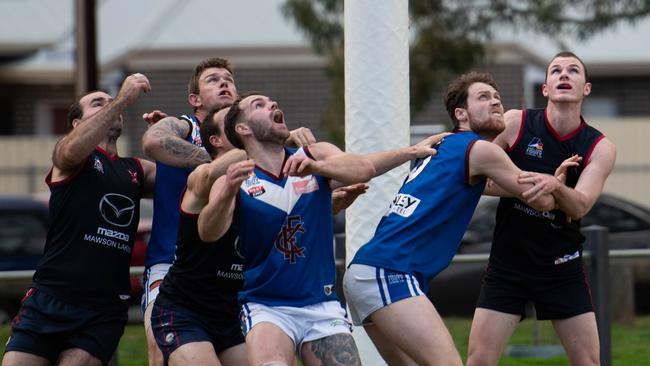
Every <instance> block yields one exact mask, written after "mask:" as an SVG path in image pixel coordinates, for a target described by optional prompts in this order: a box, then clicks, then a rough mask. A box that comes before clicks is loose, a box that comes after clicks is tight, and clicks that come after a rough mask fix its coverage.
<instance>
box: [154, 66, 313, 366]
mask: <svg viewBox="0 0 650 366" xmlns="http://www.w3.org/2000/svg"><path fill="white" fill-rule="evenodd" d="M236 97H237V88H236V86H235V80H234V75H233V70H232V67H231V65H230V63H229V62H228V60H226V59H223V58H218V57H213V58H208V59H205V60H203V61H201V62H200V63H199V64H198V65H197V66H196V67H195V68H194V72H193V74H192V77H191V78H190V80H189V82H188V102H189V103H190V105H191V106H192V107H193V114H190V115H183V116H180V117H178V118H177V117H166V115H165V114H164V113H162V112H160V111H154V112H152V113H148V114H145V115H144V116H143V117H144V119H145V120H146V121H147V122H148V123H150V125H151V126H150V127H149V129H148V130H147V132H146V133H145V134H144V136H143V139H142V145H143V150H144V152H145V154H146V155H147V156H149V157H150V158H152V159H154V160H155V161H156V167H157V179H156V185H155V200H154V214H153V223H152V231H151V238H150V239H149V243H148V245H147V253H146V257H145V272H144V276H143V283H144V288H145V292H144V294H143V296H142V312H143V314H144V326H145V332H146V336H147V354H148V358H149V364H150V365H152V366H153V365H162V354H161V353H160V350H159V349H158V347H157V345H156V340H155V339H154V336H153V333H152V332H151V310H152V307H153V302H154V300H155V299H156V296H157V295H158V292H159V286H160V284H161V283H162V279H163V278H164V277H165V275H166V274H167V272H168V271H169V267H170V266H171V265H172V263H173V262H174V253H175V251H176V239H177V236H178V223H179V219H180V210H179V203H180V200H181V194H182V192H183V189H184V187H185V184H186V183H187V179H188V176H189V174H190V173H191V172H192V170H193V169H194V168H195V167H197V166H198V165H200V164H204V163H209V162H210V161H211V158H210V154H208V153H207V151H206V150H205V149H204V148H203V147H202V142H201V136H200V125H201V121H203V120H204V119H205V118H206V116H207V115H208V114H209V113H210V112H211V111H214V110H218V109H220V108H223V107H226V106H230V105H231V104H232V103H233V101H234V100H235V98H236ZM161 117H165V118H162V119H160V118H161ZM158 119H160V120H159V121H157V120H158ZM292 141H294V142H295V143H296V144H308V143H311V142H314V141H315V139H314V137H313V135H312V134H311V131H310V130H309V129H307V128H299V129H296V130H294V131H292Z"/></svg>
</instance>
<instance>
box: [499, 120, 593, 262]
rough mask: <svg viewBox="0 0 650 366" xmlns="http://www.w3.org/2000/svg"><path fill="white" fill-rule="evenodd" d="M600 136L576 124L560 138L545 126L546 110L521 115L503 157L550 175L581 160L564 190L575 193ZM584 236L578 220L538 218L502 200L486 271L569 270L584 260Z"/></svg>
mask: <svg viewBox="0 0 650 366" xmlns="http://www.w3.org/2000/svg"><path fill="white" fill-rule="evenodd" d="M603 137H604V136H603V134H602V133H600V132H599V131H598V130H596V129H595V128H593V127H591V126H589V125H588V124H586V123H585V121H584V120H583V119H582V117H581V118H580V126H579V127H578V128H577V129H576V130H574V131H573V132H571V133H569V134H567V135H564V136H560V135H559V134H558V133H557V132H556V131H555V130H554V129H553V127H552V126H551V124H550V123H549V122H548V119H547V117H546V109H526V110H523V111H522V119H521V127H520V130H519V136H518V137H517V140H516V141H515V143H514V144H513V145H512V146H511V147H510V148H509V149H508V150H507V151H506V152H507V153H508V156H509V157H510V159H512V161H513V162H514V163H515V165H517V166H518V167H519V168H520V169H521V170H525V171H532V172H539V173H546V174H551V175H552V174H554V172H555V169H557V167H558V166H560V164H561V163H562V162H563V161H564V160H565V159H567V158H569V157H571V156H572V155H574V154H578V155H580V156H582V159H583V160H582V162H581V163H580V165H579V166H578V167H577V168H572V169H569V171H568V172H567V179H566V185H567V186H569V187H571V188H573V187H575V185H576V183H577V182H578V178H579V177H580V173H581V172H582V170H583V169H584V167H585V166H586V164H589V159H590V157H591V153H592V152H593V150H594V148H595V146H596V144H597V143H598V142H599V141H600V140H601V139H602V138H603ZM584 239H585V238H584V236H583V235H582V234H581V233H580V221H579V220H572V221H571V220H567V217H566V215H565V214H564V212H562V211H560V210H552V211H546V212H539V211H537V210H535V209H533V208H532V207H530V206H528V205H527V204H526V203H524V202H522V201H520V200H518V199H516V198H502V199H501V200H500V202H499V206H498V208H497V214H496V227H495V230H494V239H493V244H492V250H491V253H490V266H496V267H501V268H503V267H506V268H514V269H525V270H526V271H531V270H534V269H540V270H541V271H544V272H546V270H548V268H549V267H555V268H558V270H559V271H561V270H562V269H561V268H567V270H569V267H572V265H571V264H572V263H575V264H576V265H580V266H581V265H582V263H581V261H580V260H575V259H578V258H580V257H581V255H582V243H583V241H584Z"/></svg>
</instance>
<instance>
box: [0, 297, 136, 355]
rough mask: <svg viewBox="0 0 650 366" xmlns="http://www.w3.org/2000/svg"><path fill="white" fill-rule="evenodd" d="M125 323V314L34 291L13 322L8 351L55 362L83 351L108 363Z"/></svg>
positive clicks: (24, 300) (23, 303) (24, 302)
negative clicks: (65, 354) (69, 353)
mask: <svg viewBox="0 0 650 366" xmlns="http://www.w3.org/2000/svg"><path fill="white" fill-rule="evenodd" d="M126 321H127V312H126V311H117V312H108V311H97V310H91V309H87V308H83V307H79V306H75V305H72V304H69V303H66V302H63V301H61V300H59V299H57V298H56V297H54V296H52V295H50V294H47V293H45V292H43V291H41V290H37V289H34V288H31V289H29V290H28V291H27V294H26V295H25V298H23V301H22V305H21V307H20V310H19V312H18V315H16V317H15V318H14V320H13V321H12V327H11V337H9V341H8V342H7V347H6V349H5V352H9V351H18V352H25V353H29V354H33V355H37V356H41V357H44V358H46V359H48V360H49V361H50V362H52V363H56V361H57V360H58V358H59V355H60V354H61V353H62V352H63V351H65V350H67V349H71V348H80V349H82V350H84V351H86V352H88V353H90V354H91V355H92V356H94V357H96V358H98V359H99V360H101V361H102V363H103V364H107V363H108V362H109V361H110V359H111V357H112V356H113V353H115V350H116V349H117V345H118V344H119V342H120V338H121V337H122V334H123V333H124V326H125V325H126Z"/></svg>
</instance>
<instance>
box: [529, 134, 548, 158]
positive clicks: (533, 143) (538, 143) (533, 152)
mask: <svg viewBox="0 0 650 366" xmlns="http://www.w3.org/2000/svg"><path fill="white" fill-rule="evenodd" d="M543 152H544V144H543V143H542V139H540V138H539V137H533V139H532V140H530V142H529V143H528V147H527V148H526V155H529V156H532V157H535V158H538V159H541V158H542V153H543Z"/></svg>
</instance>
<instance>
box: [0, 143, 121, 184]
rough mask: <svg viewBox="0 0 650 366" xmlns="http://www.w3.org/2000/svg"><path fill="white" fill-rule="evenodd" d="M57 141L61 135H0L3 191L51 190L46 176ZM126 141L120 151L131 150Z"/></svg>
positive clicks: (0, 182)
mask: <svg viewBox="0 0 650 366" xmlns="http://www.w3.org/2000/svg"><path fill="white" fill-rule="evenodd" d="M57 140H58V136H48V137H34V136H11V137H0V194H27V193H36V192H47V191H48V189H47V186H46V185H45V176H46V175H47V173H48V172H49V169H50V166H51V162H52V149H53V148H54V144H56V141H57ZM122 142H124V141H122ZM122 142H121V143H120V145H119V149H120V151H127V150H126V146H125V145H124V144H123V143H122Z"/></svg>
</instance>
